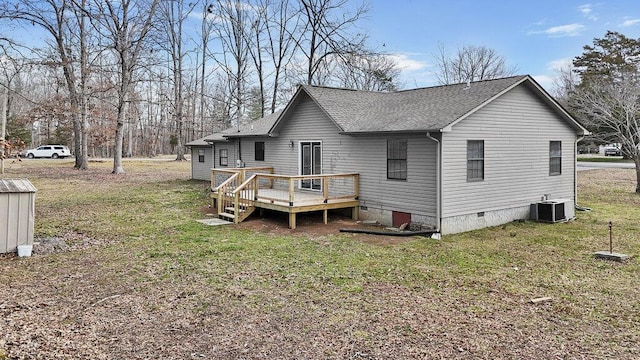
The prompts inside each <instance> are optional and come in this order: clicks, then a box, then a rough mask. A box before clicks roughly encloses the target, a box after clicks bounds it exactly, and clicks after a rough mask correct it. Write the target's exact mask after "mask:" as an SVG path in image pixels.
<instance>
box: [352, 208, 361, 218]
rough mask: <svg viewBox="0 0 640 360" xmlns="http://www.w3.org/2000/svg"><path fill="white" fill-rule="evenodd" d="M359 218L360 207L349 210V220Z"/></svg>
mask: <svg viewBox="0 0 640 360" xmlns="http://www.w3.org/2000/svg"><path fill="white" fill-rule="evenodd" d="M359 217H360V207H358V206H354V207H353V209H352V210H351V219H353V220H358V218H359Z"/></svg>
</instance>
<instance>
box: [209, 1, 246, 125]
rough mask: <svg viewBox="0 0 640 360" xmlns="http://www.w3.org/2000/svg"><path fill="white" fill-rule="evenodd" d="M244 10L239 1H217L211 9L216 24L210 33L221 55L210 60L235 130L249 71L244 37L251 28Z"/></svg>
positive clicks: (238, 122) (216, 55)
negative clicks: (221, 76) (221, 80)
mask: <svg viewBox="0 0 640 360" xmlns="http://www.w3.org/2000/svg"><path fill="white" fill-rule="evenodd" d="M247 7H248V6H247V4H245V3H244V2H242V1H241V0H233V1H231V0H218V2H217V6H216V9H215V12H216V14H217V15H218V17H219V21H218V22H217V23H216V25H215V26H214V32H215V33H216V35H217V38H218V39H219V40H220V47H221V49H222V53H218V54H215V55H214V59H215V61H216V62H217V64H218V65H219V66H220V68H221V69H222V70H223V71H224V73H225V75H226V77H227V79H226V80H227V82H226V83H227V87H228V89H229V94H230V98H229V100H230V101H231V103H232V104H233V108H234V114H233V117H234V118H235V119H236V125H237V126H238V129H239V128H240V122H241V119H242V117H243V115H244V102H245V100H246V99H245V97H246V93H245V92H246V83H247V80H248V71H249V68H248V65H249V59H248V56H249V44H248V42H247V38H248V36H247V34H248V33H250V32H251V28H250V27H251V24H250V22H249V17H248V15H247V10H248V9H247Z"/></svg>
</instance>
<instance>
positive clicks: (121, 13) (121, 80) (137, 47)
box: [93, 0, 159, 174]
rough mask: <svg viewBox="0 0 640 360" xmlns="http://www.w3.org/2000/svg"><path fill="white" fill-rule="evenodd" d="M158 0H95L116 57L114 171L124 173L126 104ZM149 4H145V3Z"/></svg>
mask: <svg viewBox="0 0 640 360" xmlns="http://www.w3.org/2000/svg"><path fill="white" fill-rule="evenodd" d="M158 1H159V0H149V2H146V3H145V2H142V1H138V2H136V1H132V0H104V1H101V0H95V1H94V5H95V7H96V9H98V13H97V14H95V16H94V17H93V20H94V23H95V27H96V28H97V29H98V31H100V33H101V35H102V36H103V37H104V38H105V39H107V41H108V42H109V44H108V45H109V46H110V47H111V48H112V49H113V51H114V53H115V56H116V58H117V65H118V72H117V94H118V96H117V104H116V110H117V115H116V130H115V139H114V143H115V144H114V151H113V173H114V174H123V173H124V167H123V166H122V144H123V139H124V124H125V116H126V105H127V103H128V101H129V99H128V97H129V93H130V91H131V86H132V85H133V83H134V75H135V72H136V70H138V69H139V68H140V67H141V63H140V61H139V60H140V57H141V55H142V51H143V50H144V49H145V45H146V42H145V40H146V38H147V35H148V34H149V31H150V30H151V26H152V23H153V18H154V14H155V11H156V7H157V5H158ZM143 5H146V6H143Z"/></svg>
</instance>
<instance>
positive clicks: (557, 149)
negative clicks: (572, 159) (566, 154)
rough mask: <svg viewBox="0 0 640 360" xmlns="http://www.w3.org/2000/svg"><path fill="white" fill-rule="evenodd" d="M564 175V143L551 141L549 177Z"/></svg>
mask: <svg viewBox="0 0 640 360" xmlns="http://www.w3.org/2000/svg"><path fill="white" fill-rule="evenodd" d="M561 174H562V141H549V175H550V176H553V175H561Z"/></svg>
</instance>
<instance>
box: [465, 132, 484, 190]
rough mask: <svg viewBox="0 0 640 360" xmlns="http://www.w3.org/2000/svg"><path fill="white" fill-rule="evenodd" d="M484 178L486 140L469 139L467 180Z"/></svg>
mask: <svg viewBox="0 0 640 360" xmlns="http://www.w3.org/2000/svg"><path fill="white" fill-rule="evenodd" d="M482 180H484V140H467V181H468V182H471V181H482Z"/></svg>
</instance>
